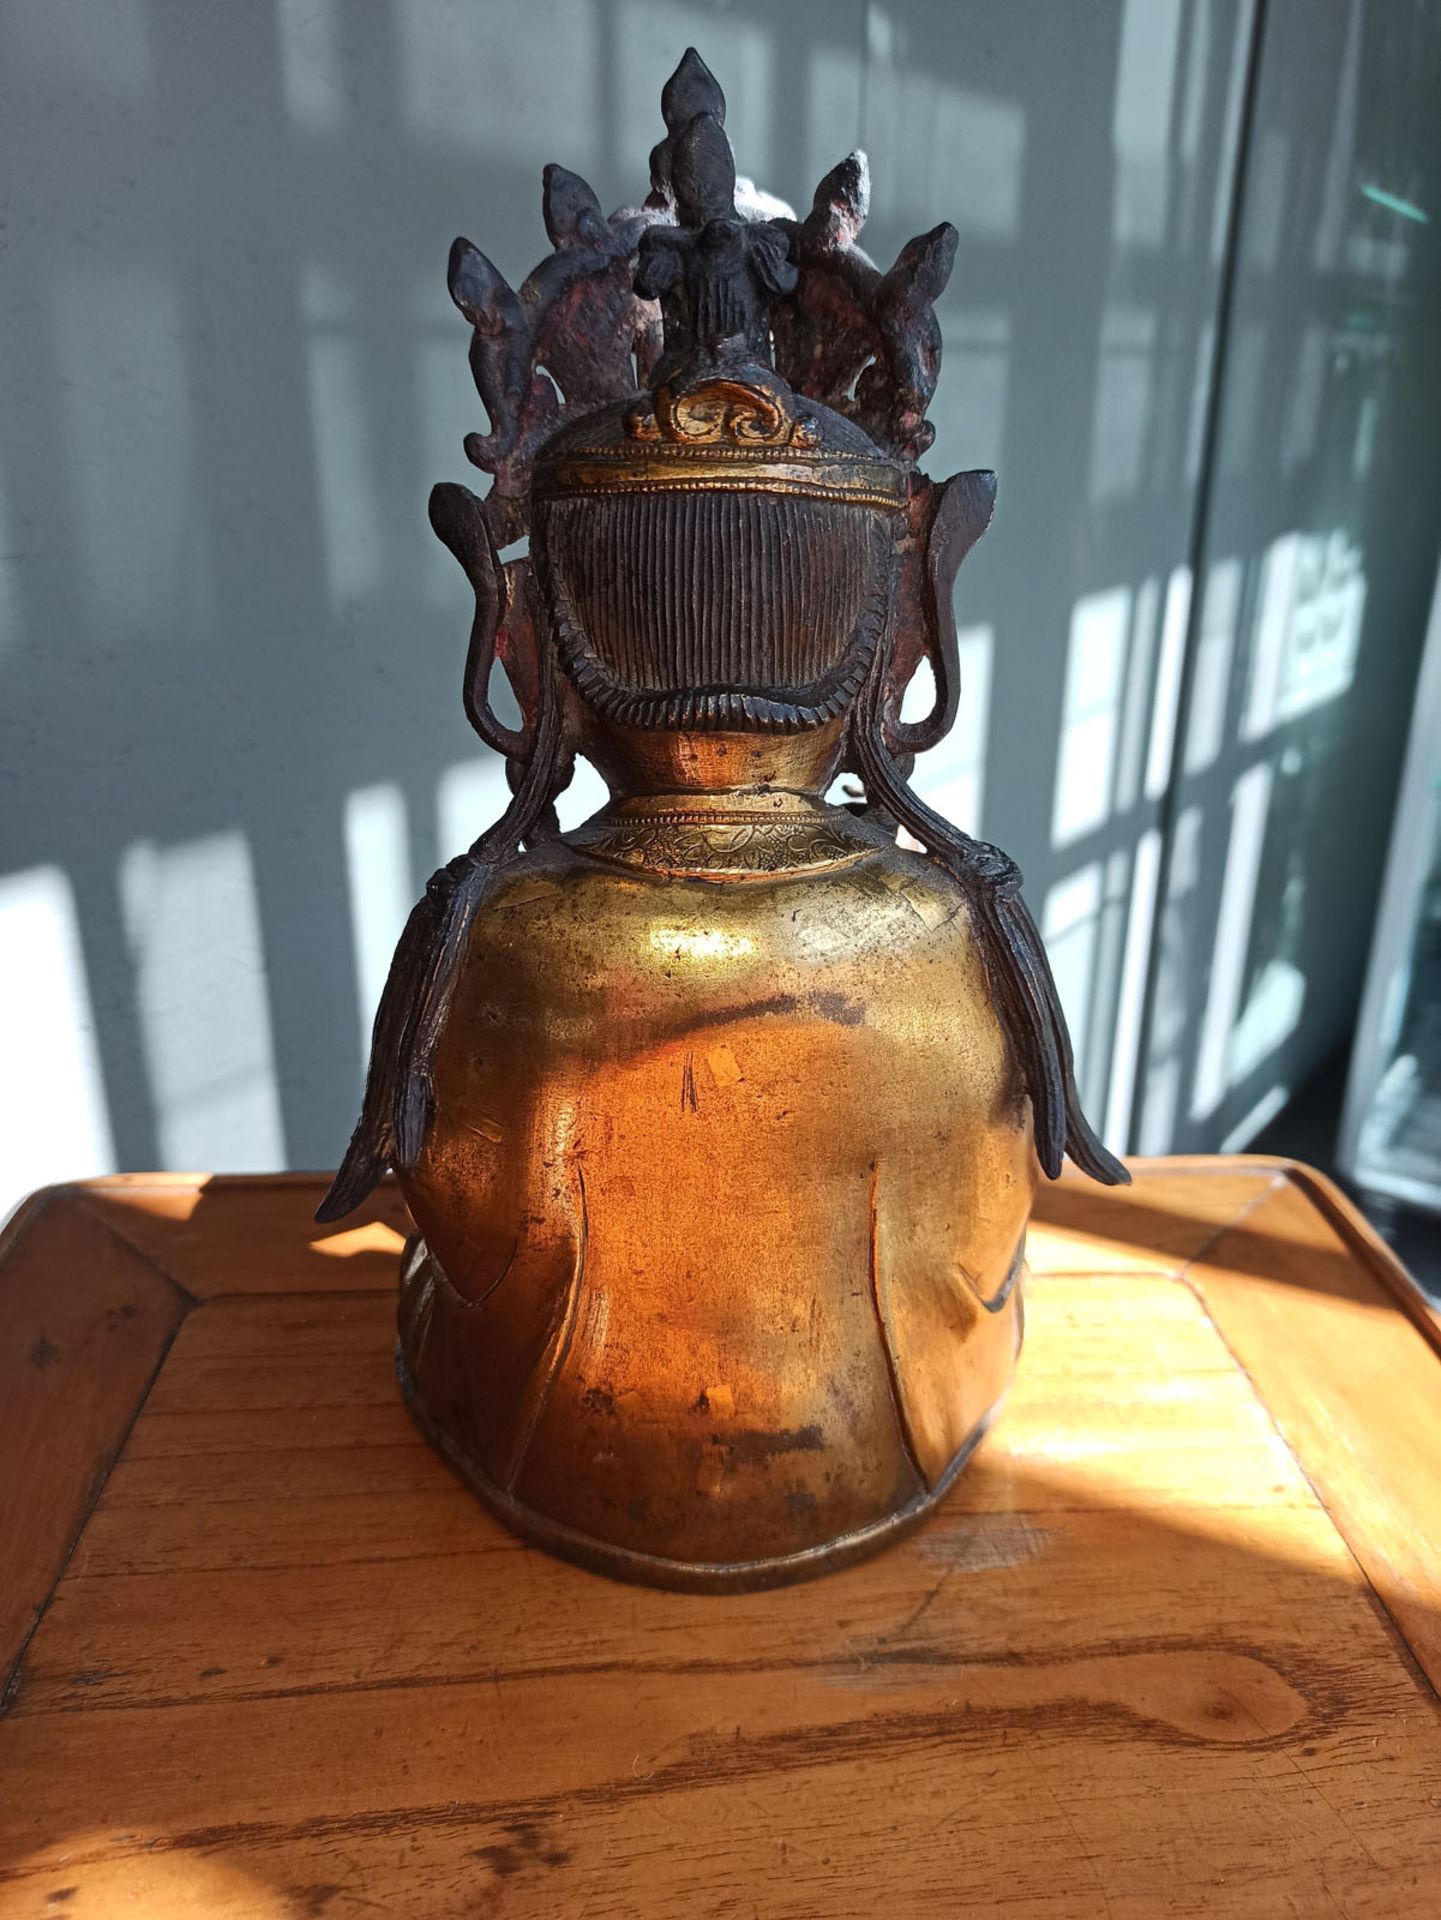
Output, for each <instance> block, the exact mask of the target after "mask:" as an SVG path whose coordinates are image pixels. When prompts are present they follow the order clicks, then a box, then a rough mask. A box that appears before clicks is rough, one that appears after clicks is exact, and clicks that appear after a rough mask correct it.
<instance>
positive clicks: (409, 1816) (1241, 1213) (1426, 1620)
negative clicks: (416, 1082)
mask: <svg viewBox="0 0 1441 1920" xmlns="http://www.w3.org/2000/svg"><path fill="white" fill-rule="evenodd" d="M1136 1171H1137V1178H1136V1183H1135V1185H1134V1187H1132V1188H1131V1189H1130V1190H1129V1191H1125V1192H1105V1191H1102V1190H1100V1189H1097V1188H1095V1187H1091V1186H1089V1185H1086V1184H1084V1183H1082V1182H1079V1181H1076V1182H1072V1181H1070V1180H1063V1181H1062V1182H1061V1183H1059V1184H1058V1185H1057V1186H1056V1187H1054V1188H1052V1189H1050V1190H1049V1191H1048V1192H1047V1193H1046V1194H1045V1196H1044V1201H1043V1206H1042V1210H1041V1213H1040V1214H1039V1216H1038V1218H1037V1221H1036V1224H1035V1227H1034V1228H1033V1231H1032V1236H1031V1249H1030V1254H1031V1264H1032V1269H1033V1279H1032V1282H1031V1286H1030V1291H1029V1296H1028V1332H1027V1346H1026V1351H1025V1354H1024V1356H1023V1358H1022V1362H1021V1369H1020V1373H1019V1376H1018V1379H1017V1383H1016V1386H1015V1388H1014V1389H1013V1391H1012V1394H1011V1396H1010V1398H1009V1400H1008V1403H1007V1406H1006V1408H1005V1410H1004V1412H1003V1415H1002V1418H1001V1420H1000V1422H999V1424H998V1426H997V1428H996V1429H995V1431H994V1432H993V1434H992V1435H991V1436H990V1437H989V1438H988V1439H987V1441H986V1442H985V1444H984V1445H983V1447H982V1448H981V1450H980V1452H979V1453H978V1455H977V1457H976V1459H975V1461H974V1462H973V1464H972V1466H971V1467H970V1469H969V1470H968V1472H967V1473H966V1474H965V1475H964V1476H963V1477H962V1479H961V1481H960V1482H959V1483H958V1485H957V1486H956V1488H955V1489H954V1491H953V1492H952V1494H951V1495H950V1496H949V1498H948V1499H947V1501H946V1503H945V1504H944V1506H943V1507H942V1508H941V1509H940V1511H939V1512H938V1514H937V1515H936V1516H935V1517H934V1519H933V1521H932V1522H931V1523H930V1524H928V1525H927V1526H926V1527H925V1528H924V1529H923V1530H922V1531H921V1532H920V1533H918V1534H917V1535H915V1536H914V1537H913V1538H911V1539H910V1540H908V1541H906V1542H903V1543H902V1544H900V1545H897V1546H893V1547H891V1548H889V1549H888V1550H886V1551H885V1552H883V1553H882V1554H881V1555H880V1556H879V1557H877V1558H876V1559H874V1560H872V1561H870V1562H868V1563H866V1564H864V1565H862V1566H858V1567H855V1568H852V1569H850V1570H848V1571H846V1572H843V1573H840V1574H835V1575H832V1576H830V1577H828V1578H826V1579H823V1580H821V1581H818V1582H815V1583H813V1584H810V1585H807V1586H800V1587H793V1588H787V1589H782V1590H780V1591H779V1592H774V1593H763V1594H749V1595H725V1596H704V1595H673V1594H663V1593H656V1592H650V1591H645V1590H641V1589H636V1588H628V1587H624V1586H620V1585H616V1584H613V1583H611V1582H608V1581H606V1580H604V1579H601V1578H599V1577H597V1576H595V1575H592V1574H588V1573H585V1572H582V1571H580V1570H578V1569H576V1568H573V1567H569V1566H566V1565H563V1564H561V1563H559V1562H557V1561H553V1560H551V1559H549V1558H548V1557H546V1556H545V1555H543V1554H541V1553H539V1552H537V1551H535V1550H533V1549H530V1548H527V1547H524V1546H522V1545H521V1544H520V1543H519V1542H517V1541H515V1540H514V1539H512V1538H511V1537H510V1536H509V1535H508V1534H506V1533H505V1532H504V1531H503V1530H502V1529H501V1528H500V1527H499V1526H498V1524H497V1523H496V1522H495V1521H494V1520H493V1519H491V1518H490V1516H489V1515H488V1514H486V1513H485V1512H484V1511H483V1510H482V1509H481V1508H480V1507H479V1506H478V1505H477V1504H476V1503H475V1502H474V1501H473V1500H472V1499H471V1498H470V1496H469V1495H468V1494H466V1493H465V1491H464V1490H463V1489H462V1488H461V1487H460V1486H459V1485H458V1483H457V1482H456V1481H455V1480H453V1479H452V1477H451V1475H450V1474H449V1472H448V1471H447V1470H446V1468H445V1467H444V1466H443V1464H442V1463H441V1462H440V1461H439V1460H438V1459H437V1458H436V1457H435V1456H434V1455H433V1454H432V1453H431V1452H430V1451H429V1449H428V1448H426V1447H425V1445H424V1444H423V1443H422V1442H421V1441H420V1439H419V1437H418V1436H417V1434H416V1432H415V1430H414V1428H413V1427H412V1426H411V1424H410V1421H409V1419H408V1418H407V1416H406V1414H405V1412H404V1410H403V1408H402V1406H401V1403H400V1400H399V1397H398V1394H397V1392H396V1388H395V1382H394V1376H393V1371H392V1343H393V1319H392V1312H393V1297H394V1282H395V1264H396V1255H397V1253H398V1251H399V1247H400V1242H401V1238H402V1236H403V1234H404V1232H405V1230H406V1221H405V1217H404V1213H403V1209H402V1208H401V1206H400V1203H399V1201H398V1199H397V1197H396V1195H395V1193H394V1191H393V1189H386V1190H383V1191H381V1192H379V1193H377V1194H376V1195H375V1196H374V1202H373V1204H372V1206H371V1208H370V1211H369V1213H368V1214H367V1215H366V1216H364V1217H362V1219H361V1221H360V1224H359V1225H347V1226H345V1227H342V1228H340V1229H323V1228H317V1227H315V1226H314V1225H313V1224H312V1223H311V1221H310V1217H309V1216H310V1214H311V1212H312V1211H313V1208H314V1205H315V1203H316V1201H317V1199H318V1197H319V1194H320V1192H321V1190H322V1185H323V1183H322V1182H321V1181H320V1180H319V1179H318V1178H317V1179H311V1178H309V1177H306V1176H290V1177H282V1178H275V1179H238V1178H236V1179H230V1178H216V1179H205V1178H203V1177H195V1178H190V1179H180V1178H170V1177H160V1176H156V1177H154V1178H143V1179H142V1178H125V1179H120V1180H115V1181H105V1182H98V1183H94V1184H91V1185H87V1186H84V1187H75V1188H67V1189H58V1190H52V1191H50V1192H48V1193H46V1194H43V1195H40V1196H37V1198H36V1200H35V1201H33V1202H31V1203H30V1204H29V1206H28V1207H27V1208H26V1209H24V1210H22V1213H21V1214H20V1216H18V1217H17V1219H16V1221H15V1222H14V1223H13V1224H12V1227H11V1229H10V1231H9V1233H8V1235H7V1237H6V1240H5V1243H4V1246H3V1249H0V1307H3V1331H0V1447H3V1455H0V1468H3V1473H0V1540H3V1543H4V1556H3V1561H0V1672H3V1673H8V1675H9V1679H8V1682H7V1685H6V1692H5V1706H4V1713H3V1718H0V1920H10V1916H20V1915H27V1916H29V1915H36V1916H47V1917H48V1920H55V1916H64V1920H71V1917H72V1916H74V1917H76V1920H80V1917H81V1916H83V1917H84V1920H94V1917H95V1916H107V1917H108V1916H118V1915H122V1914H124V1915H132V1914H134V1915H142V1916H145V1917H146V1920H156V1917H159V1916H170V1915H181V1914H183V1915H192V1914H195V1915H200V1914H204V1915H218V1916H222V1917H223V1920H239V1916H242V1915H243V1916H255V1917H256V1920H307V1917H309V1916H319V1917H320V1920H349V1917H350V1916H363V1915H373V1914H375V1913H387V1914H396V1915H403V1916H407V1920H410V1917H414V1920H431V1917H433V1920H472V1917H474V1920H479V1917H480V1916H487V1915H516V1916H540V1915H544V1916H553V1915H576V1916H591V1917H592V1920H601V1916H622V1915H624V1916H631V1915H642V1914H643V1915H677V1916H679V1915H686V1916H688V1917H689V1916H697V1915H736V1916H752V1915H761V1916H766V1917H767V1920H769V1916H773V1915H777V1916H778V1915H786V1916H790V1915H794V1916H798V1917H800V1916H806V1917H809V1916H817V1915H827V1916H829V1915H838V1916H850V1915H855V1916H871V1915H877V1914H885V1915H886V1916H888V1917H891V1916H904V1915H912V1914H915V1915H931V1914H936V1915H951V1914H967V1915H971V1914H974V1915H997V1916H1003V1917H1004V1920H1072V1917H1074V1920H1097V1917H1098V1916H1100V1917H1103V1920H1151V1917H1152V1916H1162V1915H1165V1916H1186V1915H1201V1914H1205V1915H1207V1916H1212V1917H1215V1916H1233V1915H1235V1916H1242V1915H1244V1916H1256V1917H1257V1920H1261V1917H1263V1916H1264V1917H1265V1920H1270V1916H1276V1920H1280V1917H1281V1916H1286V1920H1298V1917H1299V1920H1308V1917H1309V1916H1311V1915H1316V1916H1348V1917H1354V1920H1362V1917H1363V1916H1365V1917H1366V1920H1371V1917H1372V1916H1376V1917H1378V1920H1379V1917H1380V1916H1387V1917H1388V1920H1389V1917H1390V1916H1406V1917H1407V1920H1411V1916H1429V1915H1430V1914H1433V1913H1441V1704H1438V1691H1437V1689H1438V1685H1441V1492H1438V1490H1441V1397H1438V1393H1437V1387H1438V1384H1441V1356H1438V1346H1437V1341H1438V1338H1441V1336H1438V1332H1437V1327H1436V1323H1435V1321H1434V1319H1433V1317H1432V1316H1431V1315H1430V1313H1429V1312H1428V1309H1427V1307H1426V1305H1425V1302H1424V1300H1422V1298H1421V1297H1420V1296H1419V1295H1418V1294H1416V1293H1415V1291H1414V1289H1412V1288H1411V1286H1410V1283H1409V1282H1408V1281H1407V1279H1406V1277H1405V1275H1404V1274H1402V1273H1401V1271H1400V1270H1399V1269H1398V1268H1397V1267H1396V1266H1395V1265H1394V1263H1393V1262H1392V1261H1391V1259H1390V1256H1389V1255H1388V1254H1387V1253H1386V1251H1385V1249H1384V1248H1383V1247H1382V1246H1381V1245H1380V1243H1379V1242H1377V1241H1376V1239H1375V1237H1374V1236H1373V1235H1372V1234H1371V1233H1370V1230H1369V1229H1368V1228H1367V1227H1366V1226H1365V1225H1364V1223H1363V1222H1361V1221H1360V1220H1359V1217H1358V1216H1356V1215H1355V1214H1354V1213H1352V1211H1351V1210H1350V1208H1349V1207H1348V1206H1347V1204H1346V1202H1345V1201H1344V1200H1342V1199H1341V1198H1340V1196H1339V1195H1337V1194H1336V1193H1335V1192H1334V1190H1333V1189H1331V1188H1329V1187H1328V1186H1327V1185H1326V1183H1325V1182H1323V1181H1321V1180H1320V1179H1319V1177H1318V1176H1316V1175H1314V1174H1311V1173H1310V1172H1309V1171H1307V1170H1306V1169H1304V1168H1298V1167H1294V1166H1291V1165H1288V1164H1283V1163H1275V1162H1267V1161H1256V1160H1224V1161H1222V1160H1212V1161H1156V1162H1141V1163H1138V1165H1137V1169H1136Z"/></svg>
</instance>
